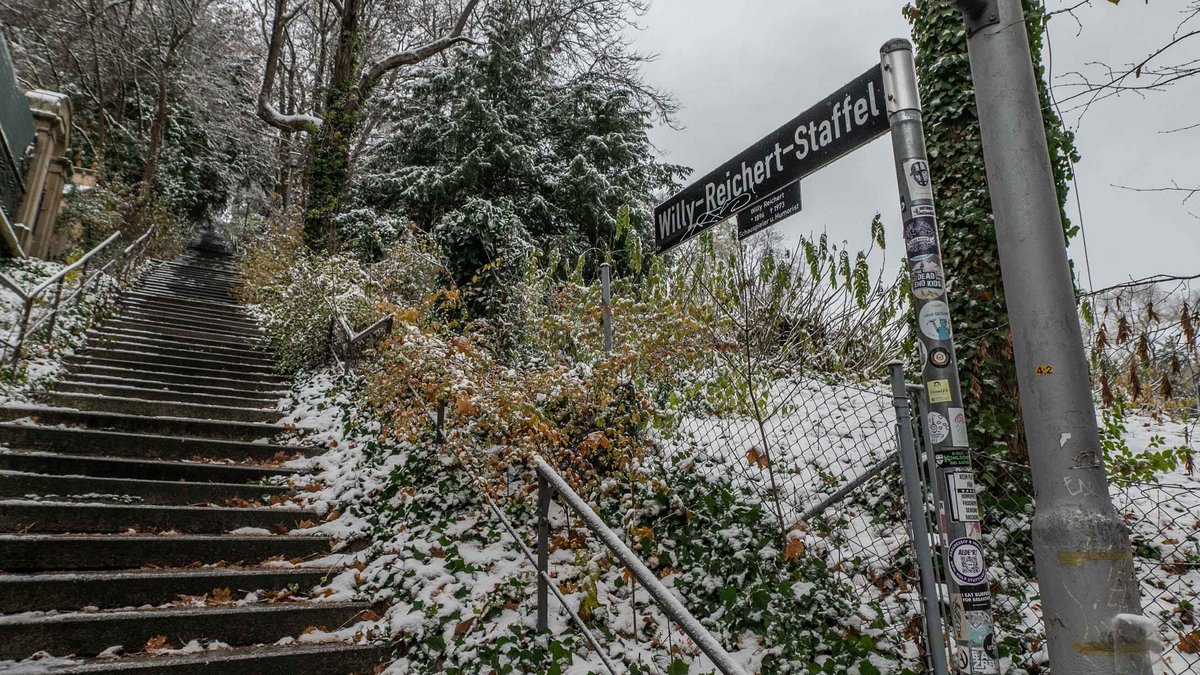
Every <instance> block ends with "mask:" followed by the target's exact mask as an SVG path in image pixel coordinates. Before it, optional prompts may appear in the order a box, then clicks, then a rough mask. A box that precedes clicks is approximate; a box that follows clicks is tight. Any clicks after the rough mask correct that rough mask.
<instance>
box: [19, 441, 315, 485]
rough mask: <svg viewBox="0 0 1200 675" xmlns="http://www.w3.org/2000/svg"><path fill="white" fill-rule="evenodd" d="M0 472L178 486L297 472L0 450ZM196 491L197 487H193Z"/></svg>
mask: <svg viewBox="0 0 1200 675" xmlns="http://www.w3.org/2000/svg"><path fill="white" fill-rule="evenodd" d="M0 470H4V471H14V472H23V473H33V474H57V475H58V476H59V477H62V476H78V477H80V478H78V479H77V480H86V478H87V477H94V478H113V479H119V480H139V481H143V480H144V481H153V482H159V481H161V482H164V483H168V484H170V485H182V484H183V483H180V482H179V481H191V482H192V483H191V484H195V483H199V482H211V483H219V484H222V485H246V484H248V483H254V482H256V481H262V480H265V479H269V478H272V477H275V476H290V475H294V474H297V473H299V470H297V469H291V468H285V467H279V466H259V465H254V464H217V463H210V462H194V461H172V460H161V459H140V458H136V459H135V458H129V457H105V456H102V455H74V454H61V453H50V452H40V451H21V450H6V449H0ZM267 487H268V486H266V485H247V488H248V489H250V490H262V489H264V488H267ZM193 489H195V490H199V488H193Z"/></svg>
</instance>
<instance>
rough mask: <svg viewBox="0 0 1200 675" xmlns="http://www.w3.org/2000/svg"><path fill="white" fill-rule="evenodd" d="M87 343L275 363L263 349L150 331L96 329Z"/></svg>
mask: <svg viewBox="0 0 1200 675" xmlns="http://www.w3.org/2000/svg"><path fill="white" fill-rule="evenodd" d="M87 344H88V346H91V347H107V348H113V347H116V346H118V345H129V347H126V349H134V350H135V351H136V350H137V349H138V348H141V349H146V348H151V349H153V348H158V349H175V350H185V351H187V352H190V353H193V354H203V355H204V356H205V357H206V358H224V357H229V358H235V359H236V358H259V359H265V360H267V362H268V363H274V356H273V355H272V354H271V353H270V352H268V351H266V350H263V349H259V348H256V347H249V346H241V345H233V344H219V343H218V344H213V343H210V342H198V341H193V340H189V339H185V338H180V337H177V336H166V335H155V334H154V333H149V332H133V331H126V330H123V329H96V330H93V331H89V332H88V333H87Z"/></svg>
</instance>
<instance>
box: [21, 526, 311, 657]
mask: <svg viewBox="0 0 1200 675" xmlns="http://www.w3.org/2000/svg"><path fill="white" fill-rule="evenodd" d="M332 545H333V542H332V540H331V539H328V538H326V537H305V536H296V535H271V536H256V535H232V534H180V535H166V534H128V535H125V534H122V535H111V534H0V570H7V571H9V572H25V571H52V570H128V569H139V568H144V567H148V566H152V567H187V566H189V565H194V564H201V565H209V564H215V563H220V562H224V563H228V564H236V563H240V564H245V565H257V564H259V563H261V562H263V561H265V560H268V559H272V558H276V557H277V556H278V557H282V558H283V559H286V560H295V559H314V558H319V557H322V556H325V555H328V554H329V553H330V551H331V550H332ZM2 642H3V640H0V643H2Z"/></svg>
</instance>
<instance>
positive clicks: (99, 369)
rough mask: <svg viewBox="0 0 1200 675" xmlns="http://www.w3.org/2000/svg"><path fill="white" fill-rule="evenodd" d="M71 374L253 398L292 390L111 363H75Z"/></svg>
mask: <svg viewBox="0 0 1200 675" xmlns="http://www.w3.org/2000/svg"><path fill="white" fill-rule="evenodd" d="M67 377H69V378H70V379H71V381H72V382H83V383H90V384H101V385H109V386H123V385H127V386H130V387H137V388H141V389H157V390H160V391H172V392H180V393H189V394H209V395H213V396H231V397H243V398H246V399H252V400H263V401H275V402H278V401H279V400H280V399H283V398H286V397H287V396H288V393H289V392H288V390H287V389H286V388H284V387H281V386H280V385H278V384H273V383H270V382H253V381H245V380H243V381H239V382H234V381H230V380H226V379H222V378H216V377H198V376H191V375H176V374H174V373H158V372H154V371H149V370H134V369H127V368H110V367H107V366H92V367H88V366H84V365H79V366H76V367H74V368H73V369H72V370H71V371H70V372H69V373H68V374H67Z"/></svg>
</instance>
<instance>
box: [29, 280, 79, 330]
mask: <svg viewBox="0 0 1200 675" xmlns="http://www.w3.org/2000/svg"><path fill="white" fill-rule="evenodd" d="M84 267H85V269H86V267H87V265H86V263H85V264H84ZM66 280H67V278H66V277H62V278H61V279H59V280H58V283H57V284H55V285H54V302H53V303H52V304H51V307H50V327H49V328H48V329H46V335H48V336H49V338H50V340H51V342H53V340H54V326H55V325H56V324H57V323H58V303H59V301H60V300H61V299H62V287H63V283H64V282H66ZM30 300H33V298H30Z"/></svg>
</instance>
